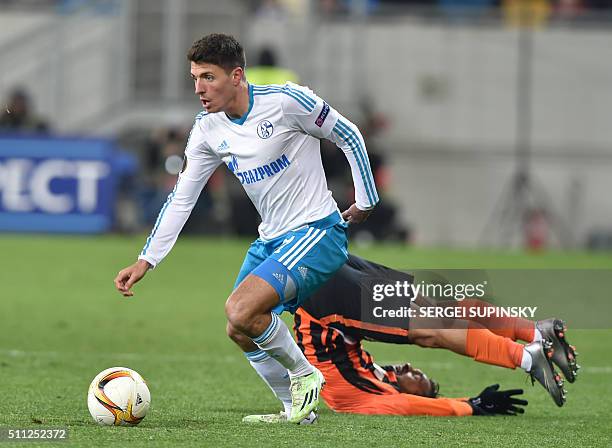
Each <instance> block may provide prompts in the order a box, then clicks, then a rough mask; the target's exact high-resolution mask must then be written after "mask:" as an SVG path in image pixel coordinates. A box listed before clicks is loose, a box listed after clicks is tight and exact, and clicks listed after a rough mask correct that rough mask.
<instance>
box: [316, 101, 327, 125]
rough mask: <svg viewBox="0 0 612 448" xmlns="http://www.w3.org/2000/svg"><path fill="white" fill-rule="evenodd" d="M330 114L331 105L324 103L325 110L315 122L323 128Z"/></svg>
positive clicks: (322, 110)
mask: <svg viewBox="0 0 612 448" xmlns="http://www.w3.org/2000/svg"><path fill="white" fill-rule="evenodd" d="M328 114H329V104H327V103H326V102H325V101H323V109H321V113H320V114H319V116H318V117H317V119H316V120H315V124H316V125H317V126H319V127H321V126H323V123H325V119H326V118H327V115H328Z"/></svg>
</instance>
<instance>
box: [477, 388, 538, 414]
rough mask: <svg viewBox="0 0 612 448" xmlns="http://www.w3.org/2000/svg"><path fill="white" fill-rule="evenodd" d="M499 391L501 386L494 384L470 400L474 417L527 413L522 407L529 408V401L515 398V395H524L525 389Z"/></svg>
mask: <svg viewBox="0 0 612 448" xmlns="http://www.w3.org/2000/svg"><path fill="white" fill-rule="evenodd" d="M498 389H499V384H494V385H492V386H489V387H487V388H486V389H485V390H483V391H482V392H481V393H480V395H478V396H477V397H475V398H470V399H469V400H468V403H469V404H470V406H472V410H473V415H516V414H522V413H523V412H525V409H523V408H522V407H520V406H527V404H528V403H527V400H521V399H520V398H514V396H515V395H522V394H523V389H512V390H498Z"/></svg>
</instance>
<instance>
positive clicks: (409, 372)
mask: <svg viewBox="0 0 612 448" xmlns="http://www.w3.org/2000/svg"><path fill="white" fill-rule="evenodd" d="M395 374H396V376H397V382H398V384H399V387H400V392H402V393H405V394H412V395H420V396H422V397H432V396H435V394H436V393H437V386H436V384H435V383H434V382H433V381H432V380H430V379H429V378H428V377H427V375H425V374H424V373H423V372H422V371H421V370H419V369H416V368H414V367H412V366H411V365H410V364H404V365H402V366H396V367H395Z"/></svg>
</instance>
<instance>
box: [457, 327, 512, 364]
mask: <svg viewBox="0 0 612 448" xmlns="http://www.w3.org/2000/svg"><path fill="white" fill-rule="evenodd" d="M465 351H466V354H467V355H468V356H471V357H472V358H474V359H475V360H476V361H479V362H484V363H486V364H493V365H495V366H501V367H508V368H510V369H514V368H516V367H520V366H521V361H522V360H523V346H522V345H521V344H519V343H518V342H514V341H513V340H512V339H509V338H505V337H503V336H498V335H496V334H494V333H492V332H490V331H489V330H487V329H486V328H468V330H467V337H466V340H465Z"/></svg>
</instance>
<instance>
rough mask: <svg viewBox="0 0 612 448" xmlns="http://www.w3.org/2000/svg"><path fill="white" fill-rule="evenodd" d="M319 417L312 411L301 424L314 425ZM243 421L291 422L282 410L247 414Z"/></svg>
mask: <svg viewBox="0 0 612 448" xmlns="http://www.w3.org/2000/svg"><path fill="white" fill-rule="evenodd" d="M318 419H319V416H318V415H317V414H316V413H315V412H310V414H309V415H308V416H307V417H306V418H305V419H304V420H302V421H301V422H300V423H299V424H300V425H312V424H313V423H316V422H317V420H318ZM242 423H269V424H270V423H271V424H275V423H289V419H288V418H287V414H286V413H285V411H281V412H279V413H278V414H261V415H247V416H246V417H244V418H243V419H242Z"/></svg>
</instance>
